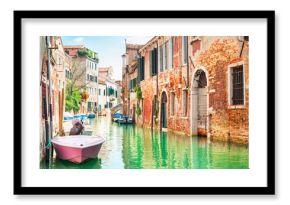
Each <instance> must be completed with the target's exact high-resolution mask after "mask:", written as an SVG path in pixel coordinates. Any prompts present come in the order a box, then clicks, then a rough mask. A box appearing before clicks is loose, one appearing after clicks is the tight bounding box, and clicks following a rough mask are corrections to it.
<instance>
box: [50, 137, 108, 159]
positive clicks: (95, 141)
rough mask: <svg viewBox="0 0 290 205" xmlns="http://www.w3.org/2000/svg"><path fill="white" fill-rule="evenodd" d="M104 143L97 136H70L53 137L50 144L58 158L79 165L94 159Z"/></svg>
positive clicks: (102, 139)
mask: <svg viewBox="0 0 290 205" xmlns="http://www.w3.org/2000/svg"><path fill="white" fill-rule="evenodd" d="M104 141H105V140H104V138H102V137H99V136H88V135H72V136H64V137H55V138H54V139H53V140H52V141H51V142H52V144H53V146H54V148H55V151H56V156H57V157H58V158H60V159H62V160H68V161H71V162H74V163H77V164H79V163H82V162H83V161H85V160H87V159H93V158H96V157H97V156H98V154H99V151H100V149H101V147H102V144H103V142H104Z"/></svg>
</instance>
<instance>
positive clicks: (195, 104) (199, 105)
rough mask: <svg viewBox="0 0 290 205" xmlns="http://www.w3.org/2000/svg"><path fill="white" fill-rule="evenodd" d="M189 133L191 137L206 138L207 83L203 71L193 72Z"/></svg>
mask: <svg viewBox="0 0 290 205" xmlns="http://www.w3.org/2000/svg"><path fill="white" fill-rule="evenodd" d="M191 99H192V101H191V112H192V115H191V131H192V134H193V135H202V136H207V131H208V115H207V112H208V83H207V74H206V71H205V70H203V69H197V70H196V72H194V75H193V79H192V87H191Z"/></svg>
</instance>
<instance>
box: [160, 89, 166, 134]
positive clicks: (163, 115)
mask: <svg viewBox="0 0 290 205" xmlns="http://www.w3.org/2000/svg"><path fill="white" fill-rule="evenodd" d="M160 123H161V129H162V128H167V95H166V92H162V95H161V122H160Z"/></svg>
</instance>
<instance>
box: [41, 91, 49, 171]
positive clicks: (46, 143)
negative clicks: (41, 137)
mask: <svg viewBox="0 0 290 205" xmlns="http://www.w3.org/2000/svg"><path fill="white" fill-rule="evenodd" d="M46 100H47V99H46V97H43V109H44V119H45V167H46V168H49V153H50V152H49V147H48V143H49V124H48V117H47V102H46Z"/></svg>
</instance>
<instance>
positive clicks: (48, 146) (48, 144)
mask: <svg viewBox="0 0 290 205" xmlns="http://www.w3.org/2000/svg"><path fill="white" fill-rule="evenodd" d="M50 146H51V139H50V140H48V143H47V145H46V146H45V148H46V149H48V148H50Z"/></svg>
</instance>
